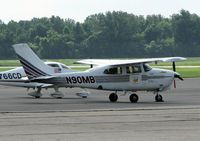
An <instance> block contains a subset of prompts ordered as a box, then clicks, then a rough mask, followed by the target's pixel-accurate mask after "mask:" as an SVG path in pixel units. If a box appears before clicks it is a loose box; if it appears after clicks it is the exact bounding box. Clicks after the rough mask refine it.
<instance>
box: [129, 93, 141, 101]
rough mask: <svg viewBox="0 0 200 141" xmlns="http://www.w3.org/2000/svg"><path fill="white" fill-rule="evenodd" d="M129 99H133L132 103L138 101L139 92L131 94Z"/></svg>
mask: <svg viewBox="0 0 200 141" xmlns="http://www.w3.org/2000/svg"><path fill="white" fill-rule="evenodd" d="M129 99H130V101H131V102H132V103H137V102H138V99H139V97H138V95H137V94H131V95H130V97H129Z"/></svg>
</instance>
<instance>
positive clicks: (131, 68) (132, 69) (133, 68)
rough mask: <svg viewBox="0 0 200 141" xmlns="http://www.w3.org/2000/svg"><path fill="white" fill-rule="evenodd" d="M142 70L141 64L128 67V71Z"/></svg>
mask: <svg viewBox="0 0 200 141" xmlns="http://www.w3.org/2000/svg"><path fill="white" fill-rule="evenodd" d="M141 72H142V71H141V67H140V65H133V66H127V67H126V73H141Z"/></svg>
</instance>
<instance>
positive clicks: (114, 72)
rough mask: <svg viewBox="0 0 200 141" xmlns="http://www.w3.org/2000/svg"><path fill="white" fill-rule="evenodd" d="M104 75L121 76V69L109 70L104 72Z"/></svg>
mask: <svg viewBox="0 0 200 141" xmlns="http://www.w3.org/2000/svg"><path fill="white" fill-rule="evenodd" d="M104 73H105V74H122V68H121V67H115V68H109V69H106V70H105V71H104Z"/></svg>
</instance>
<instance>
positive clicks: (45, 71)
mask: <svg viewBox="0 0 200 141" xmlns="http://www.w3.org/2000/svg"><path fill="white" fill-rule="evenodd" d="M13 48H14V50H15V52H16V54H17V56H18V58H19V60H20V62H21V64H22V66H23V68H24V71H25V73H26V74H27V76H28V78H29V79H31V78H35V77H41V76H50V75H52V74H53V73H54V69H53V68H51V67H49V66H48V65H46V64H45V63H44V62H43V61H42V60H41V59H40V58H39V57H38V56H37V55H36V54H35V53H34V52H33V51H32V50H31V49H30V48H29V46H28V45H27V44H25V43H22V44H15V45H13Z"/></svg>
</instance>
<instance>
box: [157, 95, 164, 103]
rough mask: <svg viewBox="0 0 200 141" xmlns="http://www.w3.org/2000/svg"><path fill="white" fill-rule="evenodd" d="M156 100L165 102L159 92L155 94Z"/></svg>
mask: <svg viewBox="0 0 200 141" xmlns="http://www.w3.org/2000/svg"><path fill="white" fill-rule="evenodd" d="M155 101H156V102H164V101H163V97H162V95H159V94H157V95H156V96H155Z"/></svg>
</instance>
